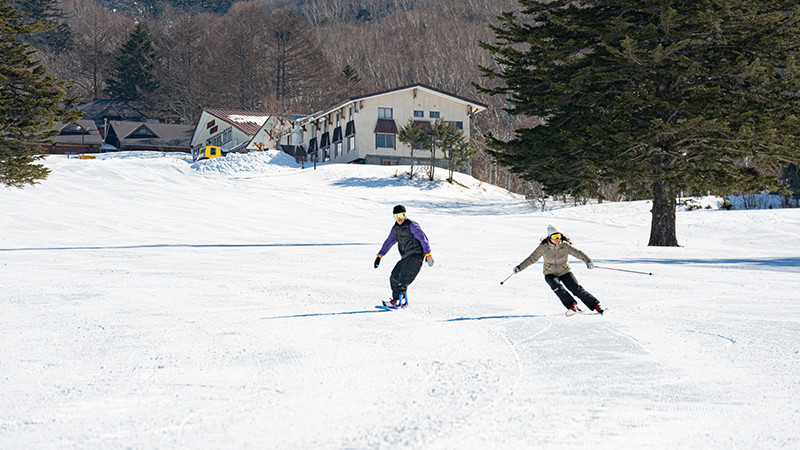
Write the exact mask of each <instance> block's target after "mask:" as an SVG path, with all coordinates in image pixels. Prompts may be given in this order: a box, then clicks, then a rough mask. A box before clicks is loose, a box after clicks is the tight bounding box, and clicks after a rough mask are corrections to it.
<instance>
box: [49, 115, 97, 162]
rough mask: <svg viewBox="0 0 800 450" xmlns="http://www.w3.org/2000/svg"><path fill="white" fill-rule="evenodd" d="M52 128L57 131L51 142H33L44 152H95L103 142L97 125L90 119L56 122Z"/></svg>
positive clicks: (62, 153) (61, 153)
mask: <svg viewBox="0 0 800 450" xmlns="http://www.w3.org/2000/svg"><path fill="white" fill-rule="evenodd" d="M54 128H55V129H56V130H58V131H59V133H58V135H56V136H55V137H54V138H52V142H46V143H37V144H34V145H36V146H37V147H40V148H42V150H43V151H44V153H50V154H60V155H64V154H69V153H76V154H77V153H97V152H99V151H100V147H101V145H102V144H103V138H102V137H101V136H100V133H99V132H98V130H97V126H95V123H94V122H93V121H91V120H84V119H81V120H77V121H75V122H68V123H63V122H56V124H55V126H54Z"/></svg>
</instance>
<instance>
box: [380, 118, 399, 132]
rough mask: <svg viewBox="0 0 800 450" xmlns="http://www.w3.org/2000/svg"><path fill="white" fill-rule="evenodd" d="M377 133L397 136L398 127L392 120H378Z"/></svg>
mask: <svg viewBox="0 0 800 450" xmlns="http://www.w3.org/2000/svg"><path fill="white" fill-rule="evenodd" d="M375 133H386V134H397V125H395V123H394V120H392V119H378V123H377V124H375Z"/></svg>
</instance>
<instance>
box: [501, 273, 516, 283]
mask: <svg viewBox="0 0 800 450" xmlns="http://www.w3.org/2000/svg"><path fill="white" fill-rule="evenodd" d="M513 276H514V273H513V272H512V273H511V275H509V276H508V277H507V278H506V279H505V280H503V281H501V282H500V285H501V286H502V284H503V283H505V282H506V281H508V279H509V278H511V277H513Z"/></svg>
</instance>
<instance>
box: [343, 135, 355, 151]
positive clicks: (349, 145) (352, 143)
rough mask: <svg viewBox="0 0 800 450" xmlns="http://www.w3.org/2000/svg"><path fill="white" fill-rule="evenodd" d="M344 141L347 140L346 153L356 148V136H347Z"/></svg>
mask: <svg viewBox="0 0 800 450" xmlns="http://www.w3.org/2000/svg"><path fill="white" fill-rule="evenodd" d="M345 142H347V153H350V152H351V151H353V150H355V149H356V138H354V137H353V136H350V137H349V138H347V141H345Z"/></svg>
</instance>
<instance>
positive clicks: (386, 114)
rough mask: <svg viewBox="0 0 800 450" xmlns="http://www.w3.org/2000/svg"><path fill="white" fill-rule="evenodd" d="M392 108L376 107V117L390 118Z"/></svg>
mask: <svg viewBox="0 0 800 450" xmlns="http://www.w3.org/2000/svg"><path fill="white" fill-rule="evenodd" d="M391 118H392V108H378V119H391Z"/></svg>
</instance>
